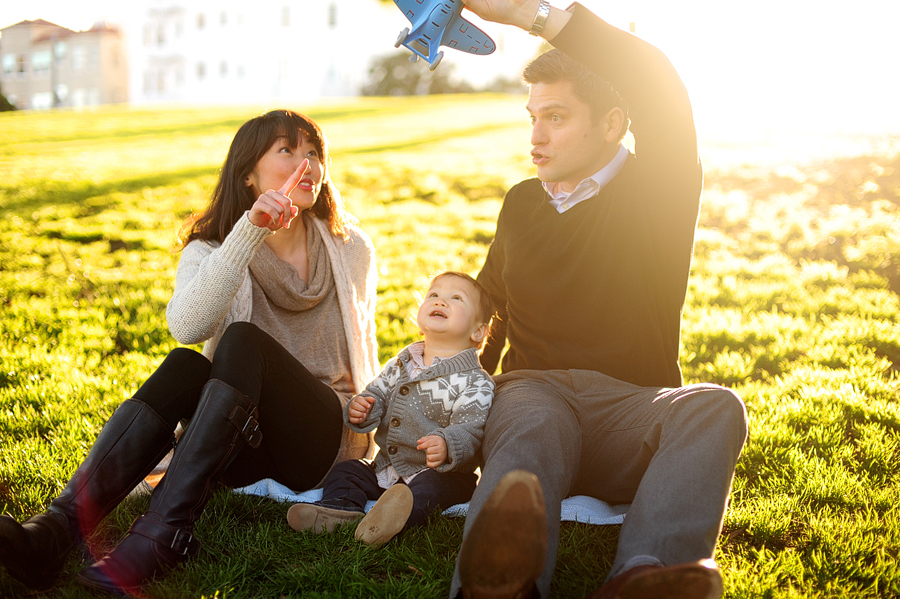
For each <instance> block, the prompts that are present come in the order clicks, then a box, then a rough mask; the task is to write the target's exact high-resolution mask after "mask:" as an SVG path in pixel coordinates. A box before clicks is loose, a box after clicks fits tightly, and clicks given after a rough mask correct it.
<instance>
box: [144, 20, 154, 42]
mask: <svg viewBox="0 0 900 599" xmlns="http://www.w3.org/2000/svg"><path fill="white" fill-rule="evenodd" d="M152 39H153V27H152V26H151V25H150V23H147V24H146V25H144V45H145V46H149V45H150V40H152Z"/></svg>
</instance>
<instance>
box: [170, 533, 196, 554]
mask: <svg viewBox="0 0 900 599" xmlns="http://www.w3.org/2000/svg"><path fill="white" fill-rule="evenodd" d="M193 542H194V533H192V532H189V531H186V530H184V529H183V528H179V529H178V530H176V531H175V536H174V537H172V543H171V545H169V549H171V550H172V551H174V552H175V553H177V554H178V555H187V554H188V553H190V551H191V547H192V546H193Z"/></svg>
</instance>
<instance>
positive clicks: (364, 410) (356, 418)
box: [347, 395, 375, 424]
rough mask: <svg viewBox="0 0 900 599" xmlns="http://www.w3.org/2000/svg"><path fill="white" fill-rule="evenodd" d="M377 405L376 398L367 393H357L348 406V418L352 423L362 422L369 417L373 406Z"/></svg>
mask: <svg viewBox="0 0 900 599" xmlns="http://www.w3.org/2000/svg"><path fill="white" fill-rule="evenodd" d="M373 405H375V398H374V397H368V396H366V395H357V396H356V397H354V398H353V399H351V400H350V407H349V408H347V415H348V420H349V421H350V423H351V424H362V423H363V422H365V421H366V418H368V417H369V412H371V411H372V406H373Z"/></svg>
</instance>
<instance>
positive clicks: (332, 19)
mask: <svg viewBox="0 0 900 599" xmlns="http://www.w3.org/2000/svg"><path fill="white" fill-rule="evenodd" d="M328 26H329V27H331V28H332V29H334V28H335V27H337V4H335V3H334V2H332V3H331V4H329V5H328Z"/></svg>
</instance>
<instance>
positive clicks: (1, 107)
mask: <svg viewBox="0 0 900 599" xmlns="http://www.w3.org/2000/svg"><path fill="white" fill-rule="evenodd" d="M8 110H16V107H15V106H13V104H12V102H10V101H9V100H7V99H6V96H4V95H3V93H2V91H0V112H6V111H8Z"/></svg>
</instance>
